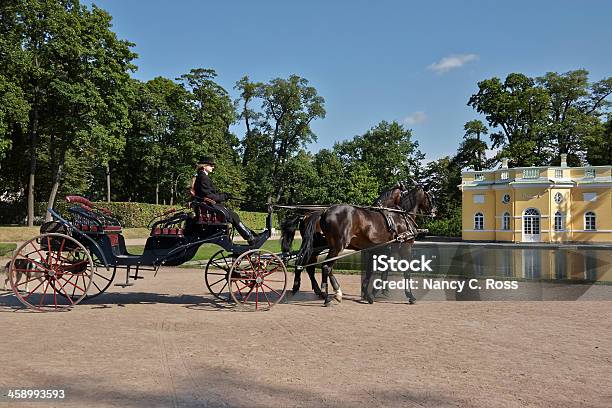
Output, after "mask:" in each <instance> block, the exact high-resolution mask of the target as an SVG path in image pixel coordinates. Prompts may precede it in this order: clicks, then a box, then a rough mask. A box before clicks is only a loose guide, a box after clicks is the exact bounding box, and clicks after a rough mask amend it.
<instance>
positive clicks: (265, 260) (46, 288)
mask: <svg viewBox="0 0 612 408" xmlns="http://www.w3.org/2000/svg"><path fill="white" fill-rule="evenodd" d="M66 199H67V201H68V202H69V203H70V204H72V206H71V207H70V208H69V209H68V212H69V216H68V217H66V218H64V217H63V216H62V215H61V214H59V213H58V212H57V211H55V210H53V209H48V211H49V213H50V214H51V216H52V218H53V221H51V222H48V223H45V224H43V226H42V227H41V234H40V235H39V236H37V237H35V238H32V239H30V240H29V241H26V242H25V243H24V244H23V245H21V246H20V247H19V248H18V249H17V250H16V252H15V255H14V256H13V258H12V260H11V262H10V265H9V270H8V274H9V280H10V282H11V286H12V289H13V292H14V293H15V295H16V296H17V298H18V299H19V301H20V302H21V303H23V304H24V305H26V306H27V307H29V308H31V309H34V310H38V311H48V310H64V309H68V308H71V307H72V306H74V305H76V304H78V303H79V302H81V301H83V300H87V299H91V298H94V297H96V296H98V295H100V294H101V293H103V292H104V291H106V290H107V289H108V287H109V286H110V285H111V284H112V283H113V281H114V279H115V275H116V274H117V271H118V270H123V271H125V279H124V280H122V281H121V282H120V283H116V284H115V285H117V286H123V287H126V286H131V285H133V283H131V282H130V279H132V280H138V279H142V278H143V277H142V276H141V275H140V272H141V271H143V270H152V271H155V273H157V272H158V270H159V268H160V267H161V266H164V265H166V266H176V265H181V264H183V263H185V262H188V261H189V260H191V259H192V258H193V257H194V256H195V254H196V252H197V251H198V248H199V247H200V246H201V245H203V244H215V245H217V246H219V247H221V249H220V250H218V251H217V252H216V253H215V254H214V255H212V256H211V257H210V259H209V260H208V263H207V264H206V269H205V272H204V281H205V284H206V287H207V288H208V290H209V291H210V293H211V294H212V295H213V296H215V297H216V298H218V299H222V300H226V301H229V302H232V303H234V304H236V305H239V306H241V307H242V308H244V309H248V310H267V309H270V308H271V307H273V306H274V305H276V304H277V303H279V302H280V301H281V300H282V299H283V298H284V296H285V292H286V287H287V268H286V266H285V263H286V262H288V261H289V260H291V259H297V262H296V273H295V275H294V285H293V291H294V292H296V291H297V290H299V286H300V271H301V269H302V268H304V269H306V271H307V272H308V274H309V276H310V279H311V282H312V285H313V290H314V291H315V292H316V293H318V294H320V295H321V296H322V297H324V298H325V304H326V305H329V304H330V302H331V300H332V299H336V300H338V301H340V300H341V298H342V291H341V290H340V285H339V283H338V281H337V280H336V278H335V277H334V276H333V271H332V268H333V265H334V263H335V261H336V260H337V259H339V258H341V257H343V256H345V255H339V254H340V253H341V252H342V251H343V250H344V249H353V250H357V251H362V250H365V249H372V248H376V247H378V246H384V245H387V244H390V243H392V242H407V243H409V244H410V243H412V242H413V241H414V239H415V238H416V237H417V235H418V234H419V230H418V228H417V224H416V221H415V217H416V215H417V214H418V213H419V211H421V213H422V212H424V213H425V214H430V213H435V204H434V202H433V197H432V196H431V194H430V193H428V192H425V191H424V190H423V188H422V187H421V186H416V187H414V188H412V189H408V188H406V186H404V185H402V184H401V183H398V185H396V186H394V187H393V188H392V189H390V190H389V191H387V192H384V193H383V194H382V195H381V196H380V197H379V199H378V200H376V202H375V203H374V204H373V206H370V207H364V206H354V205H348V204H340V205H335V206H325V207H319V206H280V205H276V206H272V205H269V206H268V215H267V220H266V230H265V231H264V232H263V235H262V236H263V238H262V239H258V240H257V243H256V244H255V245H243V244H236V243H234V242H233V230H232V226H231V223H229V222H228V220H229V219H230V216H229V215H228V214H227V213H226V211H225V210H224V208H223V207H220V206H216V205H213V204H211V203H208V202H197V201H193V202H191V203H190V206H189V207H188V208H184V209H171V210H168V211H166V212H165V213H163V214H160V215H159V216H158V217H155V218H154V219H153V220H152V221H151V223H150V224H149V227H150V228H151V234H150V236H149V237H148V239H147V241H146V244H145V247H144V251H143V253H142V254H140V255H136V254H131V253H129V252H128V250H127V248H126V245H125V239H124V237H123V235H122V227H121V225H120V223H119V221H118V220H117V218H116V217H115V216H113V214H112V213H111V212H110V211H108V210H107V209H105V208H101V207H98V206H96V205H94V204H93V203H92V202H90V201H89V200H87V199H85V198H83V197H80V196H68V197H66ZM279 208H286V209H294V210H295V209H297V210H300V211H301V215H300V216H298V217H297V218H295V221H296V222H298V221H299V220H301V222H302V228H303V230H302V237H303V242H302V247H301V248H300V250H299V251H297V252H290V247H291V241H292V240H293V234H294V233H295V229H296V225H297V224H295V225H294V227H293V228H288V230H287V231H285V229H284V236H283V238H287V239H283V240H282V241H283V245H282V246H283V252H282V253H279V254H274V253H272V252H270V251H266V250H263V249H261V246H262V245H263V243H264V242H265V241H266V240H267V239H268V238H270V233H271V231H272V215H273V210H274V209H279ZM304 212H306V214H305V215H304ZM304 228H305V229H304ZM285 233H286V234H288V235H290V237H287V236H285ZM317 240H318V241H319V242H320V243H322V244H323V245H322V246H321V247H318V248H315V247H314V246H313V245H314V244H315V243H316V242H317ZM323 251H326V252H325V253H326V258H325V259H324V260H323V261H320V262H319V261H318V260H317V256H318V255H320V254H321V253H323ZM316 265H323V278H322V286H321V288H319V287H318V284H317V283H316V280H315V278H314V267H315V266H316ZM24 277H25V279H22V278H24ZM328 278H329V280H330V281H331V284H332V286H333V288H334V290H335V293H334V294H333V297H332V296H331V295H329V294H328V286H327V280H328ZM366 279H367V280H369V279H370V275H367V276H366ZM366 283H367V282H366ZM30 285H32V286H33V287H34V289H32V290H30ZM407 296H409V299H410V301H411V303H412V302H413V301H414V297H413V296H412V294H411V293H409V294H408V293H407ZM367 299H368V301H370V302H371V298H367Z"/></svg>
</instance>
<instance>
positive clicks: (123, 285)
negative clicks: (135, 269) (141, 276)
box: [115, 283, 134, 288]
mask: <svg viewBox="0 0 612 408" xmlns="http://www.w3.org/2000/svg"><path fill="white" fill-rule="evenodd" d="M115 286H121V287H122V288H125V287H126V286H134V284H133V283H115Z"/></svg>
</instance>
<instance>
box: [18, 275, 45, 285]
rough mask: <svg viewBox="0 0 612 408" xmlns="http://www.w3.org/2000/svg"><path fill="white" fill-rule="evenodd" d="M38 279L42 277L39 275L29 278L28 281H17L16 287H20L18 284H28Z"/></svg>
mask: <svg viewBox="0 0 612 408" xmlns="http://www.w3.org/2000/svg"><path fill="white" fill-rule="evenodd" d="M37 279H40V277H38V278H31V279H28V280H27V281H25V282H21V283H16V284H15V287H18V286H21V285H26V284H28V283H30V282H32V281H35V280H37Z"/></svg>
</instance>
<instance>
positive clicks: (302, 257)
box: [296, 211, 323, 265]
mask: <svg viewBox="0 0 612 408" xmlns="http://www.w3.org/2000/svg"><path fill="white" fill-rule="evenodd" d="M322 214H323V212H322V211H316V212H313V213H312V214H310V216H309V217H308V221H307V222H306V227H305V228H304V233H303V234H302V246H301V247H300V252H298V254H297V260H296V264H297V265H306V263H307V262H308V260H309V259H310V257H311V256H312V252H313V251H314V235H315V229H316V227H317V222H319V219H320V218H321V215H322Z"/></svg>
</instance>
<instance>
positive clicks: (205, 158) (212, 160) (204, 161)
mask: <svg viewBox="0 0 612 408" xmlns="http://www.w3.org/2000/svg"><path fill="white" fill-rule="evenodd" d="M198 164H211V165H213V166H215V165H216V164H215V158H214V157H212V156H202V157H201V158H200V160H198Z"/></svg>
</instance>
